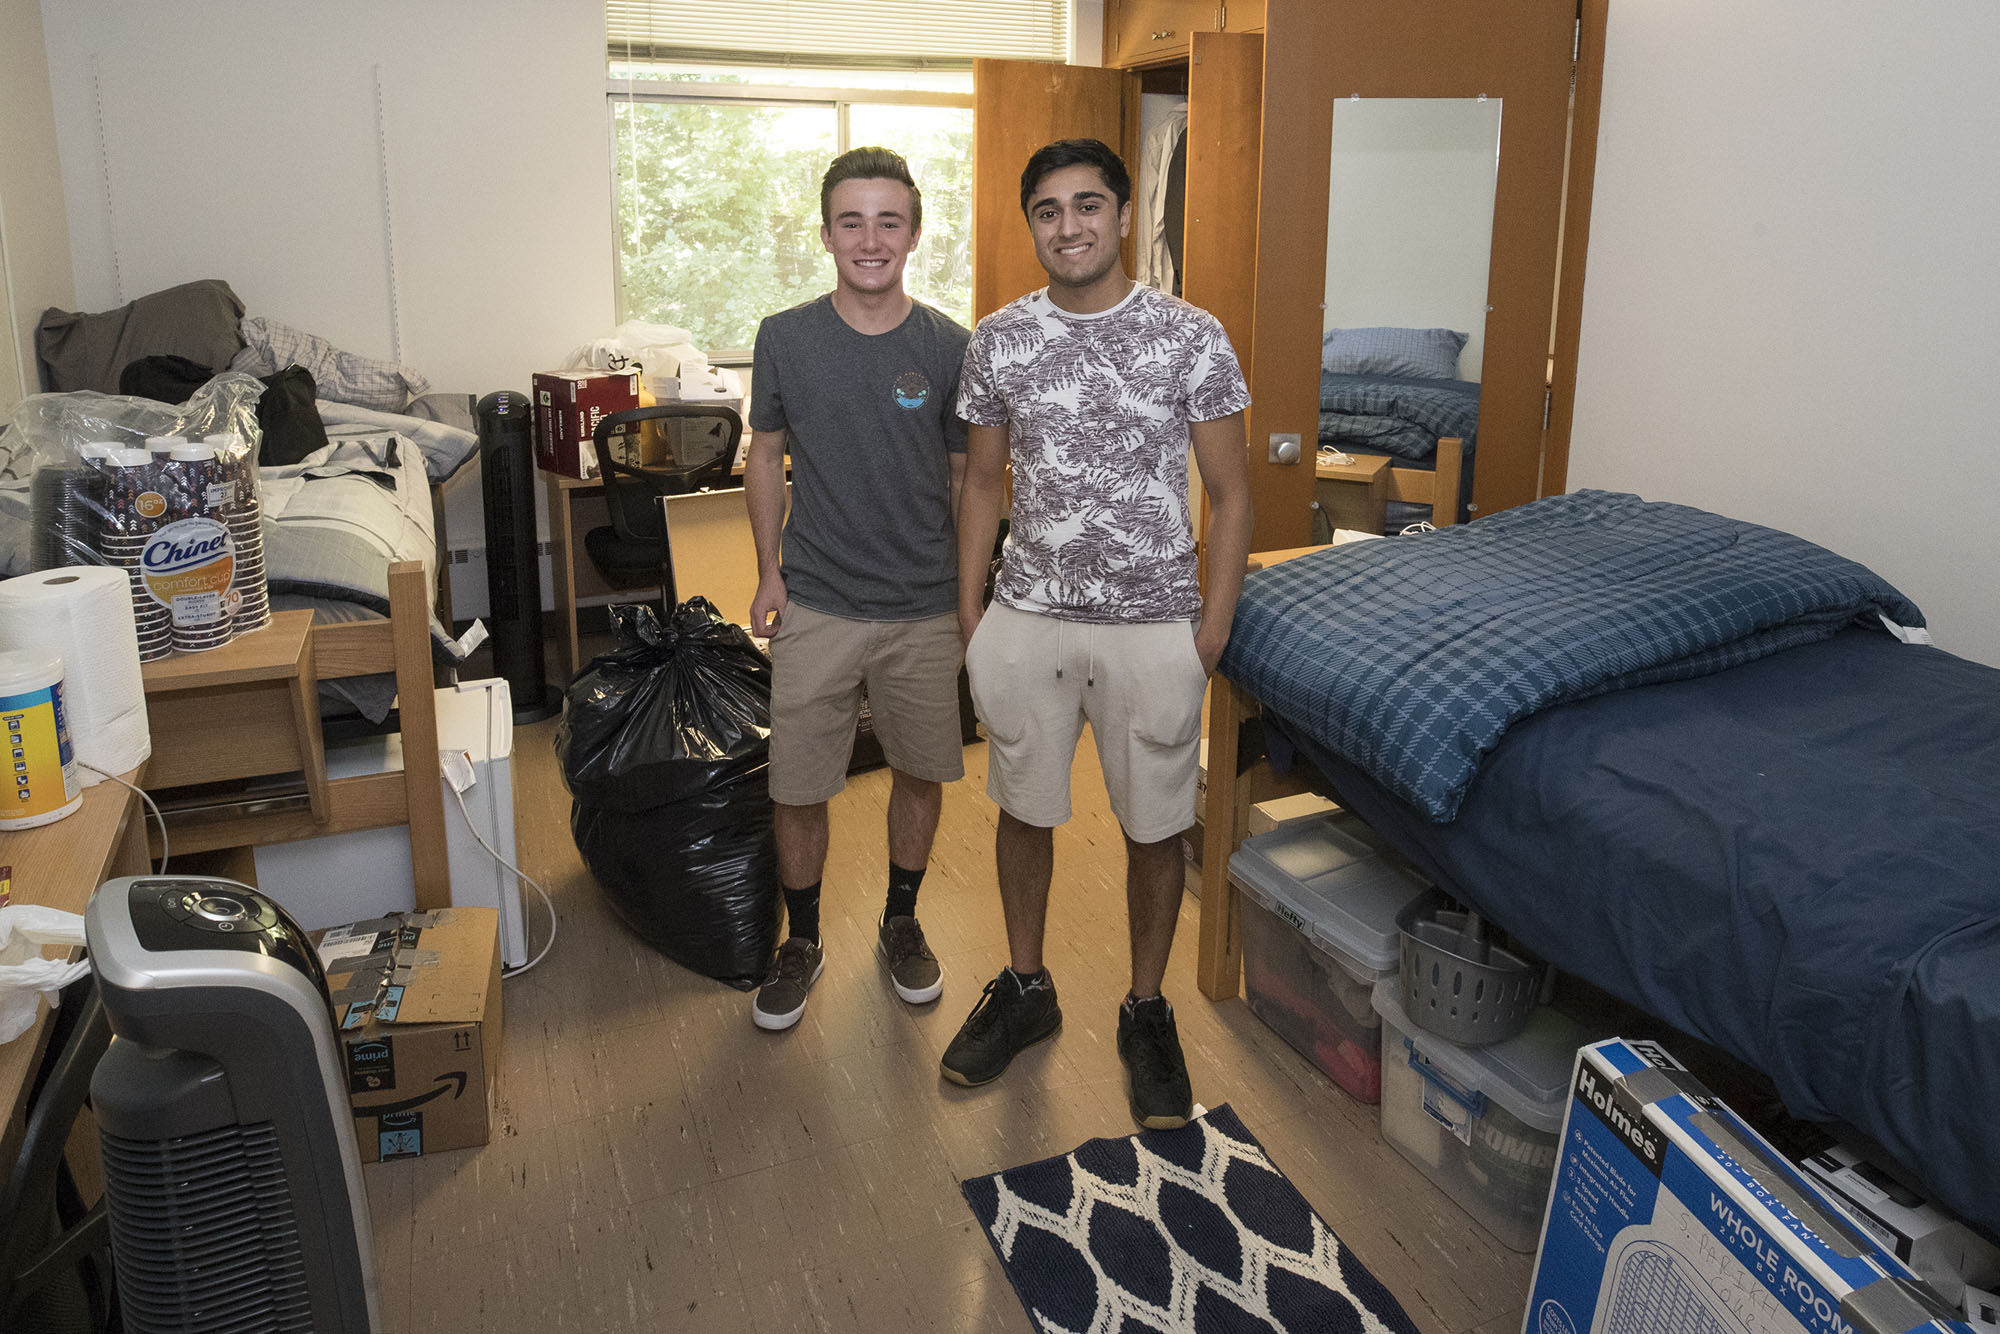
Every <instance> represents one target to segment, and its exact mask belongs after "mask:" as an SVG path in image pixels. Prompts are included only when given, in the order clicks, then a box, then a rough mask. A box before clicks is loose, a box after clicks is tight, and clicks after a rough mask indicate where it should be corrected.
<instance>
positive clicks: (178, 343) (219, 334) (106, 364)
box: [35, 278, 290, 394]
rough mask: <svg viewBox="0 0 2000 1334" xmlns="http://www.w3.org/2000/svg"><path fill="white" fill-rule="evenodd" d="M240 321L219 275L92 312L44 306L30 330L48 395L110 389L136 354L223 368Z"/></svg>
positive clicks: (239, 342) (237, 339) (236, 344)
mask: <svg viewBox="0 0 2000 1334" xmlns="http://www.w3.org/2000/svg"><path fill="white" fill-rule="evenodd" d="M242 319H243V302H242V301H241V300H239V299H238V298H237V295H236V293H234V292H232V291H231V290H230V289H229V284H228V283H226V282H223V281H222V280H221V279H220V278H203V279H200V280H198V281H196V282H191V283H182V284H181V285H180V286H178V287H169V288H167V289H166V290H165V291H162V292H154V293H151V294H150V295H147V296H142V297H140V298H139V299H138V300H137V301H130V302H127V303H126V304H125V305H122V306H120V307H118V309H116V310H107V311H101V312H98V313H96V314H84V313H81V312H78V311H69V310H57V309H55V308H53V307H51V308H50V309H48V310H45V311H43V312H42V320H41V323H40V324H39V325H38V326H37V327H36V329H35V361H36V364H37V365H38V367H39V368H40V372H41V377H42V386H43V388H44V389H46V390H47V391H48V392H49V393H52V394H66V393H69V392H70V391H71V390H75V389H90V390H95V391H96V392H98V393H100V394H115V393H117V392H119V390H118V377H119V375H120V374H121V373H122V372H123V371H124V369H125V368H126V367H127V366H128V365H130V364H131V363H132V362H134V361H136V360H138V359H139V358H141V357H145V356H151V355H154V354H160V353H164V354H171V355H174V356H181V357H186V358H187V359H188V360H189V361H192V362H193V363H194V364H195V365H197V366H227V365H229V363H230V360H231V359H232V358H233V357H235V356H236V353H237V350H238V349H240V348H241V347H242V346H243V339H242V337H241V336H240V331H239V325H240V323H241V321H242ZM289 364H290V363H289V362H279V363H277V364H276V365H272V366H267V367H265V368H264V370H263V371H259V372H255V373H256V374H267V373H269V372H271V371H274V370H277V369H278V367H279V366H282V365H289Z"/></svg>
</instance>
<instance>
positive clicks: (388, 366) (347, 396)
mask: <svg viewBox="0 0 2000 1334" xmlns="http://www.w3.org/2000/svg"><path fill="white" fill-rule="evenodd" d="M243 343H244V347H243V350H242V351H241V352H239V353H237V354H236V360H235V361H233V362H231V363H230V366H229V369H231V370H233V371H248V372H249V373H250V374H252V375H270V374H272V373H273V372H275V371H279V370H282V369H283V368H285V367H286V366H303V367H305V368H306V370H307V371H308V372H309V373H310V374H311V375H312V378H313V383H314V384H316V385H317V386H318V387H319V396H320V397H321V398H322V399H326V400H329V401H331V402H334V403H352V404H354V405H355V406H356V407H362V408H373V409H375V410H376V411H377V412H401V411H402V410H403V407H404V405H405V404H407V403H408V402H409V401H410V400H411V399H413V398H415V397H417V396H418V395H419V394H427V393H429V392H430V388H431V382H430V381H429V380H427V379H425V378H424V377H423V376H421V375H419V374H417V373H416V372H415V371H413V370H411V369H410V368H409V367H407V366H399V365H397V364H396V363H395V362H393V361H377V360H375V359H374V358H372V357H363V356H358V355H356V354H355V353H353V352H343V351H341V350H340V349H339V348H337V347H335V346H334V345H333V344H332V343H329V342H327V341H326V339H324V338H321V337H320V336H319V335H318V334H309V333H305V332H303V331H301V330H298V329H294V328H292V327H291V326H290V325H286V324H280V323H278V322H277V321H276V320H267V319H265V318H264V317H263V316H261V315H252V316H250V317H248V318H247V319H245V320H244V321H243Z"/></svg>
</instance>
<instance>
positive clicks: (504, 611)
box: [474, 389, 562, 723]
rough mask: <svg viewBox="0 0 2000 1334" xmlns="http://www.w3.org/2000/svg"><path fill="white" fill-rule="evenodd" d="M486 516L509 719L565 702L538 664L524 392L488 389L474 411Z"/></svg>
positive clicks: (527, 719) (531, 458) (490, 598)
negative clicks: (510, 705)
mask: <svg viewBox="0 0 2000 1334" xmlns="http://www.w3.org/2000/svg"><path fill="white" fill-rule="evenodd" d="M474 417H475V418H476V421H477V425H478V427H479V474H480V479H481V486H482V488H483V492H484V495H483V499H484V501H485V519H486V597H487V620H488V622H489V625H488V629H489V630H490V631H491V632H492V635H493V670H494V671H496V672H498V673H499V674H500V675H501V676H503V677H505V678H506V679H507V684H508V686H509V687H511V688H512V690H513V693H514V720H515V721H516V722H520V723H532V722H539V721H540V720H542V719H544V718H549V717H553V716H554V715H555V713H556V712H557V711H558V710H559V709H561V708H562V696H561V694H560V692H558V691H557V690H556V688H555V687H554V686H552V685H550V684H549V683H548V676H547V670H546V668H545V667H544V666H543V664H542V565H541V556H540V553H539V552H538V551H537V550H536V546H535V422H534V409H533V407H532V405H531V404H530V403H529V401H528V396H527V395H526V394H517V393H513V392H511V391H509V390H505V389H503V390H501V391H499V392H498V393H493V394H488V395H487V396H486V397H484V398H482V399H480V400H479V406H478V408H477V409H475V411H474Z"/></svg>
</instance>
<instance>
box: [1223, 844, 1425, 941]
mask: <svg viewBox="0 0 2000 1334" xmlns="http://www.w3.org/2000/svg"><path fill="white" fill-rule="evenodd" d="M1229 874H1230V877H1231V878H1232V879H1234V880H1235V881H1236V883H1237V884H1239V885H1241V886H1243V887H1244V889H1245V890H1247V891H1248V892H1249V893H1250V894H1251V896H1252V897H1253V898H1255V899H1256V900H1257V901H1258V902H1259V903H1261V904H1263V905H1264V906H1265V907H1266V908H1269V909H1271V911H1273V912H1274V913H1276V914H1278V915H1279V916H1281V917H1283V918H1284V919H1285V920H1287V921H1289V922H1290V923H1291V924H1292V925H1293V926H1294V927H1297V928H1298V930H1299V931H1300V933H1301V934H1303V935H1305V936H1306V937H1307V938H1308V939H1310V940H1314V941H1317V942H1318V943H1320V944H1321V945H1323V946H1325V947H1326V948H1328V949H1331V950H1334V951H1336V952H1338V953H1340V954H1343V955H1345V956H1346V957H1347V958H1349V959H1351V960H1352V961H1353V962H1354V963H1355V965H1356V967H1357V968H1358V969H1360V970H1361V971H1363V972H1372V973H1381V972H1386V971H1389V970H1392V969H1394V968H1396V967H1397V966H1398V964H1399V963H1400V962H1401V959H1402V955H1403V938H1402V934H1401V933H1400V932H1399V931H1398V930H1397V929H1396V914H1397V913H1399V912H1401V911H1402V909H1403V905H1404V904H1406V903H1408V902H1410V901H1411V900H1412V899H1414V898H1416V897H1417V896H1418V895H1420V894H1422V893H1423V892H1424V888H1425V886H1424V884H1423V882H1422V881H1420V880H1418V879H1417V878H1416V877H1415V876H1413V875H1411V874H1409V873H1408V872H1407V871H1405V870H1403V868H1401V867H1400V866H1397V865H1395V864H1394V863H1392V862H1390V861H1389V860H1388V859H1387V858H1385V857H1383V856H1382V855H1381V854H1380V853H1379V852H1377V851H1376V850H1375V849H1374V848H1371V847H1369V846H1368V845H1367V844H1366V843H1363V842H1362V841H1361V840H1359V839H1357V838H1355V837H1354V836H1353V835H1351V834H1348V833H1345V832H1343V831H1342V830H1341V829H1340V827H1339V825H1338V823H1337V817H1335V816H1332V815H1319V816H1314V817H1312V818H1311V819H1308V820H1292V821H1288V822H1286V823H1285V824H1282V825H1280V826H1278V828H1276V829H1273V830H1272V831H1271V832H1270V833H1268V834H1259V835H1257V836H1256V837H1255V838H1248V839H1245V840H1244V841H1243V846H1242V847H1241V848H1239V849H1238V850H1237V851H1236V854H1235V855H1234V856H1232V857H1231V858H1230V859H1229ZM1364 980H1365V979H1364Z"/></svg>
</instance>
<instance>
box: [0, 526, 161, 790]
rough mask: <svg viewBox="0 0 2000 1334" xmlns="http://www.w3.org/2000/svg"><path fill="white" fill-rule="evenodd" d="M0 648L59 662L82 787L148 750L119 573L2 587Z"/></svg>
mask: <svg viewBox="0 0 2000 1334" xmlns="http://www.w3.org/2000/svg"><path fill="white" fill-rule="evenodd" d="M0 649H31V650H34V651H36V652H38V653H50V654H54V655H55V656H57V657H59V658H61V659H62V663H63V702H64V707H65V709H66V711H67V712H68V714H69V735H70V744H71V746H72V747H73V748H74V749H75V752H76V758H77V760H78V761H79V762H80V763H81V764H84V765H88V766H89V768H86V769H84V770H83V771H82V774H81V777H82V779H83V783H84V786H86V787H89V786H91V785H92V784H95V783H97V782H99V781H100V779H99V777H98V774H97V773H96V772H92V771H93V770H96V771H99V772H102V773H107V774H122V773H124V772H125V771H126V770H128V769H132V768H134V767H136V766H137V765H138V764H139V763H140V762H141V761H143V760H144V759H146V757H147V756H149V755H151V754H152V753H153V736H152V732H151V730H150V729H149V727H148V726H147V722H146V685H145V680H144V678H143V677H141V676H140V674H139V629H138V623H137V622H136V621H135V620H134V619H133V616H132V584H131V580H130V577H129V576H128V575H127V574H126V573H125V571H124V570H122V569H117V568H114V567H111V566H107V565H68V566H64V567H63V568H61V569H56V570H41V571H38V572H36V573H34V574H26V575H22V576H20V577H18V578H14V579H8V580H5V581H4V582H0Z"/></svg>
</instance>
